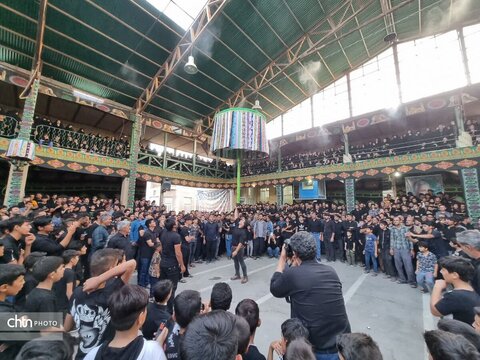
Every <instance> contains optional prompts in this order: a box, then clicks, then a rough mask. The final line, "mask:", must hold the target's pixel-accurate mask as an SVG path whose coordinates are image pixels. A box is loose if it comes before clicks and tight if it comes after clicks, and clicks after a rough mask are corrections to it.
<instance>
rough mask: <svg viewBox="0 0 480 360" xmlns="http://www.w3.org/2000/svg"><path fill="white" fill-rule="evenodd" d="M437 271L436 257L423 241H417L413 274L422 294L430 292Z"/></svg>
mask: <svg viewBox="0 0 480 360" xmlns="http://www.w3.org/2000/svg"><path fill="white" fill-rule="evenodd" d="M437 271H438V264H437V257H436V256H435V255H434V254H433V253H431V252H430V251H429V249H428V244H427V243H426V242H425V241H419V242H418V254H417V269H416V271H415V274H416V275H417V284H418V286H420V288H421V291H422V292H423V293H428V292H430V293H431V292H432V290H433V285H434V283H435V278H436V277H437Z"/></svg>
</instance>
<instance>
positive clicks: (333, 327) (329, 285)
mask: <svg viewBox="0 0 480 360" xmlns="http://www.w3.org/2000/svg"><path fill="white" fill-rule="evenodd" d="M290 246H291V249H292V251H293V257H292V259H291V261H292V267H290V268H288V269H285V267H286V262H287V251H286V248H285V246H284V247H283V249H282V253H281V255H280V260H279V262H278V265H277V269H276V271H275V273H274V274H273V277H272V279H271V281H270V292H271V293H272V294H273V296H275V297H279V298H280V297H289V299H290V304H291V317H292V318H298V319H300V320H301V321H302V322H303V324H305V326H306V327H307V328H308V330H309V333H310V336H309V341H310V343H311V344H312V345H313V347H314V351H315V353H316V356H317V359H322V357H325V358H328V359H330V358H331V356H332V355H333V354H335V353H336V352H337V348H336V337H337V335H339V334H343V333H349V332H350V323H349V321H348V316H347V312H346V310H345V302H344V299H343V294H342V283H341V282H340V279H339V278H338V275H337V273H336V272H335V270H334V269H333V268H332V267H330V266H327V265H324V264H320V263H318V262H316V261H315V255H316V244H315V240H314V239H313V237H312V236H311V235H310V234H309V233H306V232H299V233H296V234H295V235H293V236H292V237H291V238H290ZM329 356H330V357H329Z"/></svg>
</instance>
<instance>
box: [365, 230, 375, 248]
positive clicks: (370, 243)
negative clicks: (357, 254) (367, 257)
mask: <svg viewBox="0 0 480 360" xmlns="http://www.w3.org/2000/svg"><path fill="white" fill-rule="evenodd" d="M375 241H377V237H376V236H375V235H373V234H367V235H365V251H369V252H374V251H375Z"/></svg>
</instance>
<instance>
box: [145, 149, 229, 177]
mask: <svg viewBox="0 0 480 360" xmlns="http://www.w3.org/2000/svg"><path fill="white" fill-rule="evenodd" d="M166 160H167V161H166V164H165V167H164V165H163V154H162V155H154V154H146V153H141V154H139V156H138V163H139V164H144V165H150V166H157V167H161V168H163V167H164V168H165V169H167V170H170V171H178V172H182V173H189V174H192V175H198V176H209V177H218V178H222V179H229V178H232V177H233V170H231V169H217V168H216V166H215V164H214V163H211V165H213V166H208V165H205V164H203V163H197V164H195V167H194V166H193V161H192V159H178V158H172V157H170V155H169V154H167V157H166ZM214 166H215V167H214Z"/></svg>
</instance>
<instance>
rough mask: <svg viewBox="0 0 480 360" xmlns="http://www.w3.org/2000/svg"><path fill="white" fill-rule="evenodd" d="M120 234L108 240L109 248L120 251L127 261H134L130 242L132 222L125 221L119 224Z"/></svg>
mask: <svg viewBox="0 0 480 360" xmlns="http://www.w3.org/2000/svg"><path fill="white" fill-rule="evenodd" d="M117 230H118V232H117V233H116V234H115V235H113V236H112V238H111V239H110V240H108V243H107V248H112V249H120V250H123V252H124V253H125V258H126V259H127V260H130V259H133V247H132V243H131V242H130V221H128V220H123V221H120V222H119V223H118V224H117Z"/></svg>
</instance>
